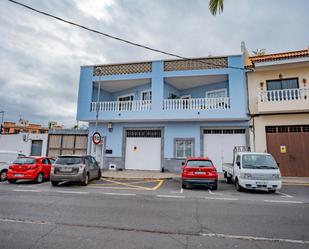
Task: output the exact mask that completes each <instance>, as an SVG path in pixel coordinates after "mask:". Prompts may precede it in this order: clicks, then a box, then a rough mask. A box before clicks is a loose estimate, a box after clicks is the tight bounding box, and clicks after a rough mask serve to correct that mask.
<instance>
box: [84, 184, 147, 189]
mask: <svg viewBox="0 0 309 249" xmlns="http://www.w3.org/2000/svg"><path fill="white" fill-rule="evenodd" d="M88 188H109V189H125V190H128V189H131V190H132V189H133V190H144V189H140V188H133V187H128V188H125V187H105V186H97V185H96V186H89V187H88Z"/></svg>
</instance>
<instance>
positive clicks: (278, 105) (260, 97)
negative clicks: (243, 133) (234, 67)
mask: <svg viewBox="0 0 309 249" xmlns="http://www.w3.org/2000/svg"><path fill="white" fill-rule="evenodd" d="M245 61H246V66H247V68H248V69H249V72H248V73H247V81H248V94H249V112H250V116H251V119H250V141H251V148H252V150H254V151H259V152H263V151H267V152H269V153H271V154H272V155H273V156H274V157H275V159H276V160H277V162H278V163H279V167H280V169H281V172H282V174H283V175H285V176H309V49H305V50H301V51H292V52H285V53H278V54H266V55H261V56H251V57H249V56H247V53H246V52H245Z"/></svg>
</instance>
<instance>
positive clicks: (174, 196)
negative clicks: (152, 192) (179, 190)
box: [156, 195, 186, 198]
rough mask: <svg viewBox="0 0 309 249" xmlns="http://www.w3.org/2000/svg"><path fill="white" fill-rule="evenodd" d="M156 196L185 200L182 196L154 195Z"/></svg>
mask: <svg viewBox="0 0 309 249" xmlns="http://www.w3.org/2000/svg"><path fill="white" fill-rule="evenodd" d="M156 196H157V197H160V198H186V197H185V196H183V195H156Z"/></svg>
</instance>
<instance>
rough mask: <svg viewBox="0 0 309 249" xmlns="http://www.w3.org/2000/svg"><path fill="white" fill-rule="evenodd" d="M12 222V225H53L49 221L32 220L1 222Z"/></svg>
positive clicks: (0, 219)
mask: <svg viewBox="0 0 309 249" xmlns="http://www.w3.org/2000/svg"><path fill="white" fill-rule="evenodd" d="M1 221H2V222H12V223H25V224H36V225H52V224H53V223H51V222H47V221H31V220H17V219H16V220H14V219H2V218H0V222H1Z"/></svg>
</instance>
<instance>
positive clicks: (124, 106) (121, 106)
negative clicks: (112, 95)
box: [118, 94, 134, 111]
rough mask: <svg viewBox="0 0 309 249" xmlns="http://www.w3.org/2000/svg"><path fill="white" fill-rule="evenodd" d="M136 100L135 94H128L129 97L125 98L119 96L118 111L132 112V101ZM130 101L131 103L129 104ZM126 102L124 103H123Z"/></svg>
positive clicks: (125, 96)
mask: <svg viewBox="0 0 309 249" xmlns="http://www.w3.org/2000/svg"><path fill="white" fill-rule="evenodd" d="M133 100H134V95H133V94H128V95H124V96H119V97H118V102H120V103H119V106H118V109H119V111H130V110H132V106H133V105H132V101H133ZM127 101H130V102H127ZM122 102H124V103H122Z"/></svg>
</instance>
